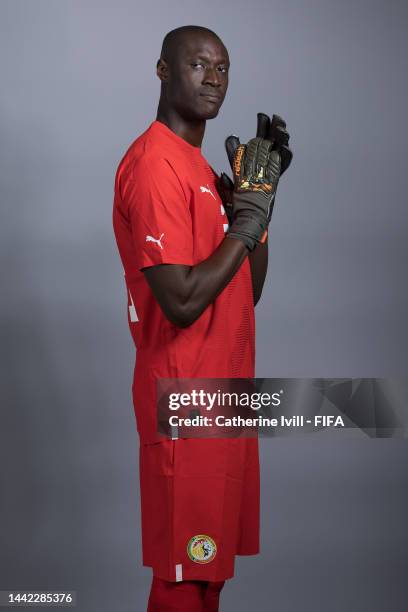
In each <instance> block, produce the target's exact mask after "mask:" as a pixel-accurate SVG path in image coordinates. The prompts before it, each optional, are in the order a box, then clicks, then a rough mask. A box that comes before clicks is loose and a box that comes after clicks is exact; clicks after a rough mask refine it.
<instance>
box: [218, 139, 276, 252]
mask: <svg viewBox="0 0 408 612" xmlns="http://www.w3.org/2000/svg"><path fill="white" fill-rule="evenodd" d="M230 138H234V139H236V137H234V136H232V137H230ZM236 140H238V139H236ZM236 140H235V142H234V144H231V141H230V142H229V143H228V144H226V146H227V147H228V148H229V149H230V151H232V150H233V147H234V146H235V145H236V146H235V152H234V158H233V164H232V167H233V176H234V191H233V192H232V217H233V221H232V224H231V225H230V226H229V228H228V231H227V236H228V237H229V238H237V239H239V240H242V242H244V243H245V245H246V246H247V247H248V249H249V250H250V251H253V250H254V248H255V247H256V245H257V244H258V242H264V240H265V239H266V235H267V227H268V225H269V221H270V219H271V216H272V209H273V203H274V199H275V194H276V188H277V186H278V181H279V176H280V171H281V160H280V154H279V153H278V151H275V150H274V149H273V144H274V143H273V142H272V141H271V140H267V139H265V138H258V137H256V138H252V139H251V140H250V141H249V142H248V144H246V145H243V144H237V142H236ZM227 141H228V139H227ZM238 142H239V141H238Z"/></svg>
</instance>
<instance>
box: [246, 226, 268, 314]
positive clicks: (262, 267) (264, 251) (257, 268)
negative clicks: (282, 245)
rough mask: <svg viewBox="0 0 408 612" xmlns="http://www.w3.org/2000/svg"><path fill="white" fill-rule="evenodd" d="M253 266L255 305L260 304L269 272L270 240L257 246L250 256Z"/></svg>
mask: <svg viewBox="0 0 408 612" xmlns="http://www.w3.org/2000/svg"><path fill="white" fill-rule="evenodd" d="M248 259H249V264H250V266H251V275H252V290H253V295H254V305H255V306H256V304H257V303H258V302H259V300H260V298H261V295H262V289H263V286H264V283H265V278H266V272H267V270H268V238H266V240H265V242H264V243H259V244H257V246H256V248H255V249H254V250H253V251H251V252H250V253H249V254H248Z"/></svg>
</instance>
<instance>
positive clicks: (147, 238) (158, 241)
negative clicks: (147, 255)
mask: <svg viewBox="0 0 408 612" xmlns="http://www.w3.org/2000/svg"><path fill="white" fill-rule="evenodd" d="M163 236H164V234H161V236H160V238H153V236H146V242H157V244H158V245H159V247H160V248H161V249H162V248H163V246H162V243H161V239H162V238H163Z"/></svg>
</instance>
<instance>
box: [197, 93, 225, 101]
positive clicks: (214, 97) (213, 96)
mask: <svg viewBox="0 0 408 612" xmlns="http://www.w3.org/2000/svg"><path fill="white" fill-rule="evenodd" d="M200 96H202V97H203V98H207V100H213V101H214V102H218V101H219V100H221V96H219V95H218V94H213V93H202V94H200Z"/></svg>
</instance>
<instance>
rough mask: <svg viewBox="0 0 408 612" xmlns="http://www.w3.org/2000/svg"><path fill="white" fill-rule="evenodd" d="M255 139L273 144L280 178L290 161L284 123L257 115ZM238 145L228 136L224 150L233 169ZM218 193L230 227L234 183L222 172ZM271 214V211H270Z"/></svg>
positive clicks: (278, 119)
mask: <svg viewBox="0 0 408 612" xmlns="http://www.w3.org/2000/svg"><path fill="white" fill-rule="evenodd" d="M256 137H257V138H263V139H267V140H270V141H272V142H273V147H272V148H273V149H274V150H277V151H278V152H279V154H280V158H281V170H280V176H282V174H283V173H284V172H285V170H287V168H288V167H289V165H290V162H291V161H292V157H293V155H292V151H291V150H290V149H289V146H288V143H289V134H288V132H287V130H286V123H285V121H284V120H283V119H282V118H281V117H279V115H273V117H272V121H271V120H270V119H269V117H268V115H265V113H258V114H257V131H256ZM239 145H240V141H239V138H238V137H237V136H229V137H228V138H227V139H226V141H225V148H226V151H227V155H228V159H229V162H230V165H231V168H232V169H233V163H234V157H235V151H236V149H237V148H238V146H239ZM217 187H218V192H219V194H220V197H221V200H222V202H223V204H224V209H225V212H226V215H227V217H228V222H229V224H230V225H231V224H232V223H233V221H234V215H233V209H232V197H233V191H234V183H233V182H232V181H231V179H230V178H229V176H228V175H227V174H225V173H224V172H223V173H222V174H221V176H220V178H219V181H218V185H217ZM270 212H271V213H272V210H271V211H270Z"/></svg>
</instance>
